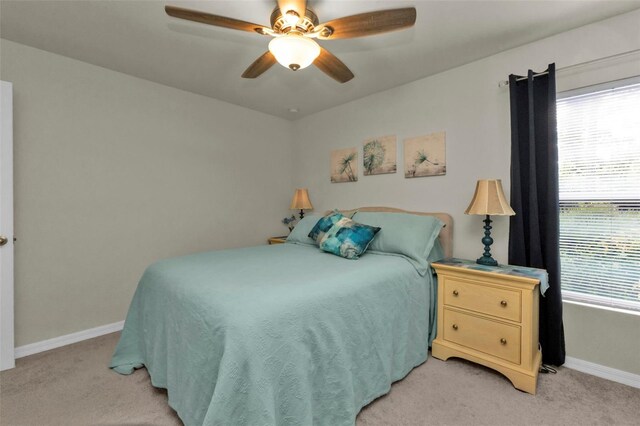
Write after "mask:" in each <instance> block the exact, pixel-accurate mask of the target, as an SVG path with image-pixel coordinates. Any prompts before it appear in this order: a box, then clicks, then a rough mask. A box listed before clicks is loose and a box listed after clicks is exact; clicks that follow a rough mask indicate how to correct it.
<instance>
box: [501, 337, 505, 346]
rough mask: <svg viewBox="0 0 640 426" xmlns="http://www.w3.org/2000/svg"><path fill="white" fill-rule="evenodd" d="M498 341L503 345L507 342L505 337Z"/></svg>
mask: <svg viewBox="0 0 640 426" xmlns="http://www.w3.org/2000/svg"><path fill="white" fill-rule="evenodd" d="M500 343H502V344H503V345H506V344H507V339H505V338H504V337H503V338H502V339H500Z"/></svg>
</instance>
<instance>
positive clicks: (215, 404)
mask: <svg viewBox="0 0 640 426" xmlns="http://www.w3.org/2000/svg"><path fill="white" fill-rule="evenodd" d="M434 281H435V278H434V277H433V276H432V275H431V274H427V276H425V277H421V276H420V275H419V274H418V273H417V272H416V270H415V269H414V268H413V266H411V264H410V263H409V262H408V261H407V260H405V259H404V258H401V257H398V256H384V255H379V254H365V255H364V256H362V258H361V259H359V260H347V259H343V258H341V257H338V256H333V255H331V254H328V253H323V252H321V251H319V250H318V248H317V247H312V246H304V245H296V244H280V245H274V246H261V247H251V248H245V249H236V250H223V251H213V252H207V253H199V254H194V255H190V256H185V257H180V258H174V259H169V260H163V261H160V262H157V263H155V264H153V265H151V266H150V267H149V268H148V269H147V270H146V271H145V273H144V275H143V277H142V278H141V280H140V283H139V284H138V288H137V290H136V292H135V295H134V297H133V301H132V302H131V307H130V308H129V313H128V315H127V319H126V322H125V325H124V329H123V331H122V335H121V337H120V341H119V343H118V346H117V348H116V351H115V354H114V355H113V359H112V361H111V367H112V368H113V369H115V370H116V371H117V372H119V373H121V374H131V373H132V372H133V371H134V369H136V368H140V367H142V366H145V367H146V368H147V370H148V372H149V374H150V376H151V381H152V383H153V385H154V386H156V387H161V388H166V389H167V390H168V398H169V405H170V406H171V407H173V408H174V409H175V410H176V411H177V413H178V415H179V416H180V418H181V419H182V420H183V422H184V423H185V424H186V425H202V424H204V425H252V426H254V425H311V424H318V425H332V426H338V425H353V424H354V423H355V418H356V415H357V414H358V412H359V411H360V409H361V408H362V407H363V406H365V405H366V404H368V403H369V402H371V401H372V400H373V399H375V398H377V397H379V396H381V395H383V394H385V393H387V392H388V391H389V389H390V386H391V383H392V382H394V381H396V380H399V379H401V378H403V377H404V376H405V375H407V374H408V373H409V371H411V369H412V368H414V367H416V366H417V365H419V364H421V363H423V362H424V361H425V360H426V359H427V348H428V345H429V343H430V341H431V340H432V339H433V337H434V336H435V317H436V312H435V309H436V308H435V299H436V297H435V292H436V286H435V282H434Z"/></svg>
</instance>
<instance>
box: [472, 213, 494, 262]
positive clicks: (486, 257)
mask: <svg viewBox="0 0 640 426" xmlns="http://www.w3.org/2000/svg"><path fill="white" fill-rule="evenodd" d="M483 222H484V237H483V238H482V244H484V253H483V254H482V257H481V258H479V259H478V260H476V263H478V264H480V265H486V266H498V261H497V260H495V259H494V258H493V257H491V244H493V238H491V217H490V216H489V215H486V216H485V219H484V220H483Z"/></svg>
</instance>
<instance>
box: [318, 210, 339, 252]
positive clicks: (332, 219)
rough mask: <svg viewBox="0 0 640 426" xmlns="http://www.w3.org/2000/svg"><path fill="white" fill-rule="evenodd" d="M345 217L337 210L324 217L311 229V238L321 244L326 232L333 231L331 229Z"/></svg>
mask: <svg viewBox="0 0 640 426" xmlns="http://www.w3.org/2000/svg"><path fill="white" fill-rule="evenodd" d="M343 217H344V216H343V215H342V213H340V212H339V211H337V210H334V211H333V212H331V213H329V214H328V215H326V216H323V217H322V218H321V219H320V220H319V221H318V222H317V223H316V224H315V226H314V227H313V228H312V229H311V232H309V238H311V239H312V240H314V241H315V242H316V243H317V244H320V240H322V237H324V234H325V232H327V231H328V230H329V229H331V227H332V226H333V225H335V224H336V222H338V221H339V220H340V219H342V218H343Z"/></svg>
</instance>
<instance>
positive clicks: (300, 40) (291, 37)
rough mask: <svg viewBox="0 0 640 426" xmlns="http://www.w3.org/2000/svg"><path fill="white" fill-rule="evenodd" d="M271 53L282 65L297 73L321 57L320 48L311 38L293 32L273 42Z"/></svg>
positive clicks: (270, 48)
mask: <svg viewBox="0 0 640 426" xmlns="http://www.w3.org/2000/svg"><path fill="white" fill-rule="evenodd" d="M269 51H270V52H271V53H273V56H275V57H276V60H277V61H278V62H279V63H280V65H282V66H284V67H287V68H290V69H292V70H294V71H297V70H299V69H302V68H306V67H308V66H309V65H311V64H312V63H313V61H315V59H316V58H317V57H318V55H320V46H319V45H318V43H316V42H315V41H313V40H311V39H310V38H307V37H304V36H302V35H300V34H298V33H295V32H291V33H289V34H287V35H284V36H280V37H276V38H274V39H273V40H271V42H270V43H269Z"/></svg>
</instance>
